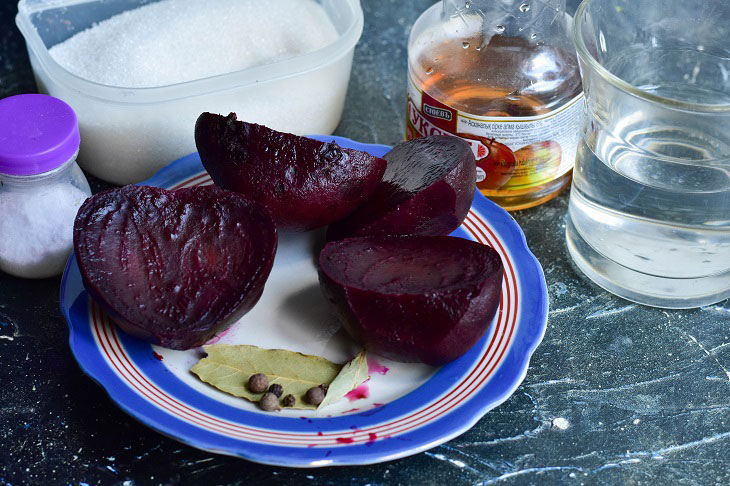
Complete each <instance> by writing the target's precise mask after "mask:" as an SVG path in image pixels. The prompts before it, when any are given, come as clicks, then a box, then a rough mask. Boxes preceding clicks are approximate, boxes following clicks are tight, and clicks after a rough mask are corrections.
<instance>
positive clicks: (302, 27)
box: [16, 0, 363, 184]
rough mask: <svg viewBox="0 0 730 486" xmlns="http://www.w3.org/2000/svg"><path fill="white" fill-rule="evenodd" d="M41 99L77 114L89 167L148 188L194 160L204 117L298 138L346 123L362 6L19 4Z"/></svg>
mask: <svg viewBox="0 0 730 486" xmlns="http://www.w3.org/2000/svg"><path fill="white" fill-rule="evenodd" d="M16 23H17V25H18V28H19V29H20V31H21V32H22V33H23V36H24V37H25V40H26V45H27V47H28V52H29V55H30V61H31V65H32V67H33V72H34V74H35V77H36V81H37V83H38V87H39V90H40V91H41V92H42V93H47V94H50V95H52V96H55V97H57V98H60V99H62V100H64V101H65V102H67V103H68V104H69V105H70V106H71V107H72V108H73V109H74V111H75V112H76V114H77V116H78V122H79V128H80V132H81V149H80V155H79V159H78V162H79V165H81V167H82V168H83V169H84V170H86V171H87V172H89V173H91V174H93V175H95V176H97V177H99V178H101V179H104V180H106V181H108V182H112V183H116V184H128V183H134V182H139V181H141V180H144V179H146V178H148V177H150V176H151V175H152V174H154V173H155V172H157V171H158V170H159V169H160V168H162V167H163V166H165V165H166V164H168V163H169V162H171V161H173V160H175V159H178V158H180V157H182V156H184V155H187V154H189V153H191V152H194V151H195V143H194V137H193V130H194V127H195V120H196V119H197V117H198V116H199V115H200V113H202V112H204V111H208V112H212V113H221V114H228V113H229V112H236V113H237V115H238V119H240V120H246V121H251V122H256V123H260V124H264V125H267V126H269V127H271V128H274V129H276V130H280V131H285V132H291V133H296V134H306V133H322V134H328V133H332V132H333V131H334V129H335V128H336V127H337V124H338V123H339V121H340V118H341V116H342V110H343V106H344V100H345V94H346V92H347V85H348V82H349V78H350V71H351V66H352V57H353V51H354V47H355V44H356V43H357V41H358V40H359V38H360V35H361V34H362V28H363V13H362V9H361V7H360V1H359V0H277V1H276V2H261V1H260V0H207V1H205V2H201V1H199V0H159V1H151V0H92V1H83V0H81V1H79V0H20V2H19V4H18V15H17V17H16Z"/></svg>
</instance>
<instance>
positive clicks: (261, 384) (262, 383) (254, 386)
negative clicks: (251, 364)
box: [248, 373, 269, 393]
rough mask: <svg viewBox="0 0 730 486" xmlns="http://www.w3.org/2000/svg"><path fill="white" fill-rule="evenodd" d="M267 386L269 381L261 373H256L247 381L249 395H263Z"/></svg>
mask: <svg viewBox="0 0 730 486" xmlns="http://www.w3.org/2000/svg"><path fill="white" fill-rule="evenodd" d="M268 386H269V379H268V378H266V375H265V374H263V373H256V374H255V375H251V378H249V379H248V389H249V391H250V392H251V393H263V392H265V391H266V388H267V387H268Z"/></svg>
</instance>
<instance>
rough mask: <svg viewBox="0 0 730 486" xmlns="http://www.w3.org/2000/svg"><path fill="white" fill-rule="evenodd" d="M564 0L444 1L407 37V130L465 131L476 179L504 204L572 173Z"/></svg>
mask: <svg viewBox="0 0 730 486" xmlns="http://www.w3.org/2000/svg"><path fill="white" fill-rule="evenodd" d="M570 20H571V19H570V16H568V15H567V14H566V13H565V0H518V1H514V0H443V2H442V3H437V4H435V5H433V6H432V7H431V8H429V9H428V10H426V11H425V12H424V13H423V14H422V15H421V16H420V17H419V19H418V20H417V21H416V23H415V24H414V26H413V30H412V31H411V35H410V39H409V42H408V77H409V80H408V115H407V128H406V139H409V140H410V139H412V138H416V137H421V136H428V135H437V134H448V135H456V136H459V137H462V138H464V139H465V140H467V141H468V142H469V143H470V144H471V146H472V150H473V151H474V155H475V157H476V159H477V187H478V188H479V190H480V191H481V192H482V193H483V194H484V195H485V196H487V197H489V198H490V199H492V200H493V201H495V202H496V203H498V204H500V205H501V206H502V207H504V208H505V209H508V210H516V209H524V208H529V207H532V206H536V205H538V204H541V203H543V202H545V201H548V200H550V199H552V198H553V197H555V196H556V195H557V194H558V193H559V192H560V190H561V189H563V188H565V187H566V186H567V185H568V184H569V183H570V179H571V174H572V168H573V163H574V160H575V153H576V149H577V146H578V141H579V135H580V127H581V121H582V114H583V102H582V99H583V91H582V86H581V80H580V73H579V71H578V61H577V59H576V55H575V50H574V48H573V44H572V42H571V40H570V37H569V30H570Z"/></svg>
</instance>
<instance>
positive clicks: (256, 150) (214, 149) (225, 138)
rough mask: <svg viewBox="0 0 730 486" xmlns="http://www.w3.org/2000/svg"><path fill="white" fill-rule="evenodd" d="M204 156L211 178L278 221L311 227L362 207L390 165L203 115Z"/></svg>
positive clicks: (200, 142) (199, 137)
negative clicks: (265, 209)
mask: <svg viewBox="0 0 730 486" xmlns="http://www.w3.org/2000/svg"><path fill="white" fill-rule="evenodd" d="M195 143H196V145H197V147H198V153H199V154H200V159H201V160H202V161H203V165H204V166H205V169H206V170H207V171H208V173H209V174H210V176H211V177H212V178H213V181H214V182H215V183H216V184H217V185H218V186H220V187H222V188H224V189H230V190H232V191H236V192H240V193H241V194H243V195H245V196H246V197H248V198H249V199H252V200H254V201H257V202H260V203H261V204H264V205H265V206H267V207H268V208H269V210H270V211H271V214H272V215H273V216H274V219H275V220H276V222H277V224H278V225H279V226H281V227H287V228H292V229H295V230H310V229H314V228H318V227H320V226H325V225H327V224H330V223H331V222H333V221H337V220H338V219H341V218H343V217H345V216H346V215H347V214H349V213H350V212H352V211H353V210H354V209H355V208H357V207H358V206H360V205H361V204H362V203H363V202H365V200H366V199H367V198H368V197H369V196H370V194H372V192H373V191H374V190H375V188H376V187H377V185H378V182H380V179H381V178H382V177H383V172H384V171H385V166H386V163H385V161H384V160H383V159H380V158H378V157H373V156H372V155H370V154H367V153H365V152H360V151H358V150H351V149H344V148H341V147H340V146H339V145H337V144H336V143H335V142H330V143H324V142H319V141H317V140H312V139H309V138H306V137H298V136H296V135H291V134H289V133H281V132H277V131H274V130H271V129H269V128H266V127H264V126H261V125H256V124H253V123H246V122H242V121H236V114H235V113H231V114H230V115H228V116H227V117H225V116H221V115H214V114H212V113H203V114H202V115H200V117H198V121H197V123H196V124H195Z"/></svg>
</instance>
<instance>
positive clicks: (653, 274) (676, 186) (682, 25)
mask: <svg viewBox="0 0 730 486" xmlns="http://www.w3.org/2000/svg"><path fill="white" fill-rule="evenodd" d="M574 35H575V42H576V48H577V51H578V56H579V59H580V65H581V73H582V75H583V87H584V90H585V95H586V120H585V125H584V132H583V138H582V143H581V145H580V147H579V149H578V155H577V160H576V165H575V171H574V179H573V187H572V190H571V195H570V210H569V216H568V221H567V228H566V238H567V244H568V248H569V250H570V254H571V256H572V258H573V260H574V261H575V263H576V265H577V266H578V267H579V268H580V269H581V270H582V271H583V272H584V273H585V274H586V275H587V276H588V277H590V278H591V279H592V280H593V281H594V282H596V283H597V284H598V285H600V286H602V287H604V288H605V289H607V290H608V291H610V292H613V293H614V294H616V295H619V296H621V297H624V298H626V299H629V300H632V301H635V302H639V303H642V304H647V305H652V306H657V307H664V308H690V307H699V306H702V305H708V304H711V303H714V302H717V301H720V300H723V299H725V298H727V297H730V2H728V1H720V0H585V1H584V2H583V3H582V4H581V6H580V8H579V9H578V12H577V13H576V17H575V25H574Z"/></svg>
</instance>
